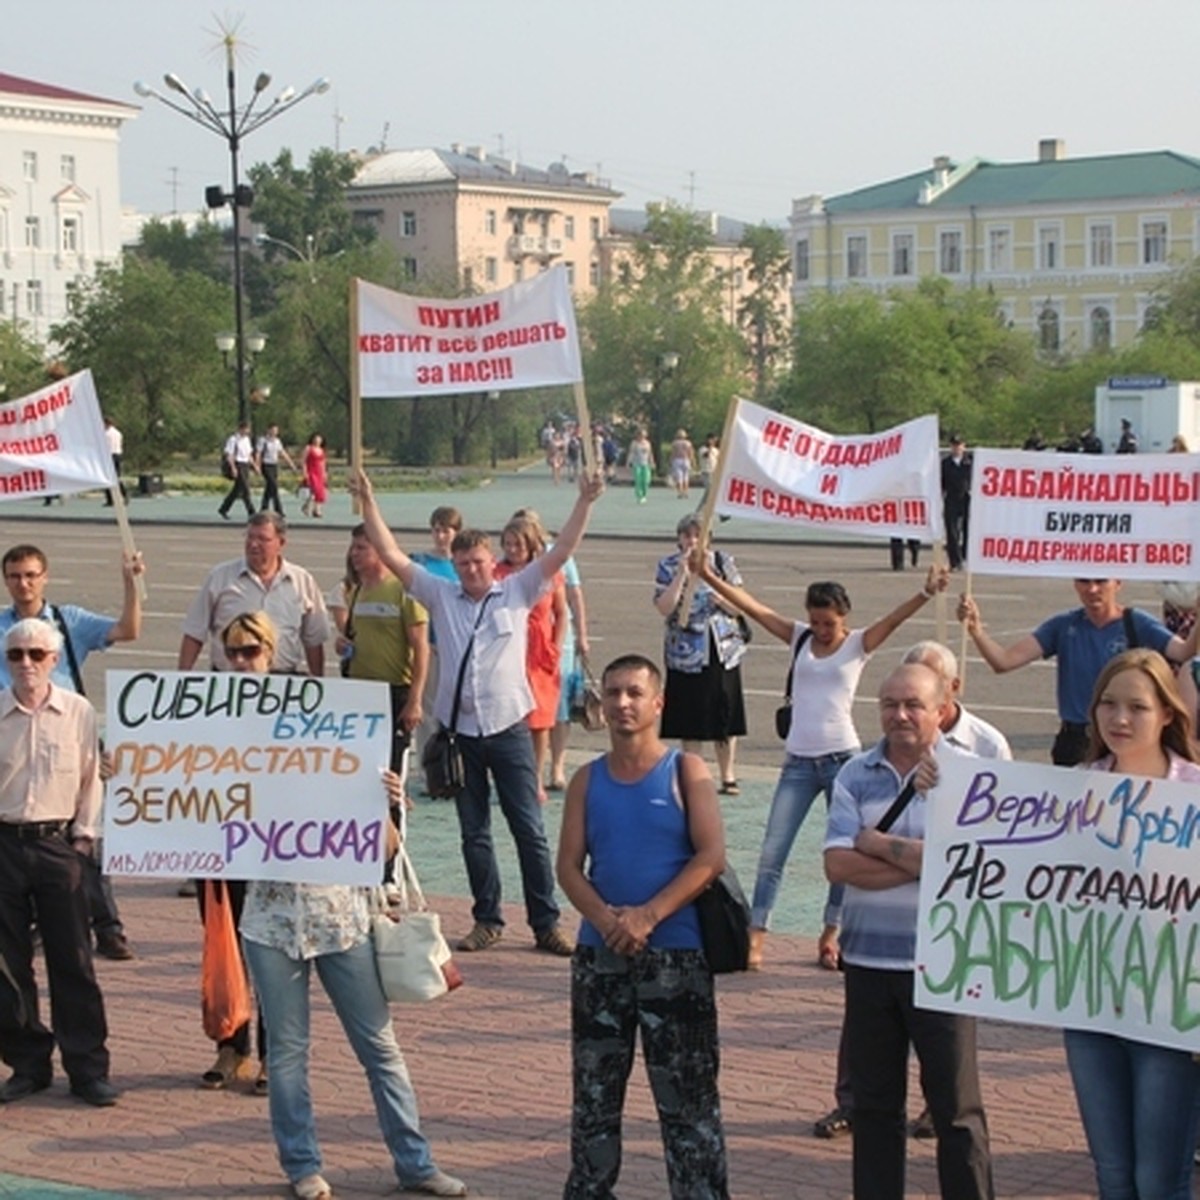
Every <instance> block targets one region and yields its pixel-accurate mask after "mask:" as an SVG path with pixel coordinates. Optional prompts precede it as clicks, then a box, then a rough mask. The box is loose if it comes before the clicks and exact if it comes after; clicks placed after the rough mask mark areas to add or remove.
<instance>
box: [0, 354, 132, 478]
mask: <svg viewBox="0 0 1200 1200" xmlns="http://www.w3.org/2000/svg"><path fill="white" fill-rule="evenodd" d="M116 484H117V478H116V472H115V471H114V469H113V461H112V455H111V454H110V453H109V450H108V445H107V443H106V442H105V440H104V421H103V419H102V418H101V416H100V402H99V400H98V399H97V397H96V386H95V384H94V383H93V382H92V373H91V371H81V372H79V373H78V374H77V375H69V376H67V377H66V378H65V379H60V380H56V381H55V382H54V383H51V384H49V385H48V386H47V387H44V388H42V389H41V390H40V391H37V392H31V393H30V394H29V395H28V396H23V397H22V398H21V399H20V400H10V401H9V402H8V403H7V404H0V500H17V499H27V498H29V497H32V496H55V495H62V496H69V495H71V494H73V493H74V492H82V491H86V490H87V489H88V488H94V487H107V488H115V487H116Z"/></svg>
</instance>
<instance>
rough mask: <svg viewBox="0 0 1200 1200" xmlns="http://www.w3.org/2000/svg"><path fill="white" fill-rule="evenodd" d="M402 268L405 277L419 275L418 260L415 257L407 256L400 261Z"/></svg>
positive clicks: (414, 277) (413, 277)
mask: <svg viewBox="0 0 1200 1200" xmlns="http://www.w3.org/2000/svg"><path fill="white" fill-rule="evenodd" d="M400 267H401V270H403V272H404V278H405V279H416V277H417V260H416V259H415V258H405V259H402V260H401V262H400Z"/></svg>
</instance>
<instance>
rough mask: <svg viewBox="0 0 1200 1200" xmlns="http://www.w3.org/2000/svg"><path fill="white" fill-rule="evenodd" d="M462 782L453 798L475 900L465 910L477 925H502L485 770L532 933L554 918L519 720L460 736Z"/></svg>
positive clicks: (529, 756)
mask: <svg viewBox="0 0 1200 1200" xmlns="http://www.w3.org/2000/svg"><path fill="white" fill-rule="evenodd" d="M458 744H459V745H460V746H461V747H462V754H463V772H464V776H465V779H466V787H465V789H464V790H463V791H462V792H461V793H460V795H459V796H458V798H457V799H456V800H455V804H456V805H457V806H458V827H459V831H460V832H461V834H462V853H463V862H464V863H465V864H466V867H467V879H468V881H469V882H470V885H471V895H472V896H473V897H474V900H475V903H474V905H472V908H471V913H472V915H473V916H474V918H475V920H476V921H477V922H478V923H479V924H481V925H503V924H504V917H503V915H502V914H501V911H500V867H499V865H498V864H497V862H496V847H495V845H494V844H493V842H492V810H491V797H490V795H489V792H488V772H489V771H490V772H491V773H492V779H494V780H495V782H496V794H497V796H498V797H499V799H500V811H501V812H502V813H503V814H504V819H505V820H506V821H507V822H508V828H509V830H510V831H511V833H512V835H513V841H514V842H516V844H517V861H518V863H519V864H520V867H521V884H522V886H523V887H524V890H525V915H526V918H527V919H528V921H529V924H530V927H531V928H532V929H533V931H534V932H535V933H542V932H544V931H545V930H547V929H552V928H553V927H554V926H555V925H557V924H558V918H559V910H558V904H557V903H556V902H555V899H554V868H553V867H552V866H551V865H550V847H549V845H548V843H547V842H546V828H545V825H543V823H542V806H541V805H540V804H539V803H538V778H537V768H536V766H535V765H534V760H533V740H532V738H531V737H530V736H529V730H528V729H527V728H526V727H525V725H524V723H522V724H520V725H512V726H510V727H509V728H508V729H504V730H502V731H501V732H500V733H494V734H492V735H491V736H489V737H460V738H459V739H458Z"/></svg>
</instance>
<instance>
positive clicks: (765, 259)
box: [738, 222, 792, 403]
mask: <svg viewBox="0 0 1200 1200" xmlns="http://www.w3.org/2000/svg"><path fill="white" fill-rule="evenodd" d="M741 245H742V249H744V250H747V251H749V254H750V258H749V261H748V263H747V265H746V275H747V277H748V278H749V280H750V282H751V283H752V284H754V288H753V290H752V291H751V292H750V294H749V295H747V296H746V297H744V298H743V300H742V302H741V303H740V304H739V305H738V324H739V325H740V326H741V327H742V329H743V330H744V331H745V332H746V335H747V337H748V338H749V339H750V360H751V363H752V364H753V370H754V397H755V399H756V400H758V401H759V402H760V403H761V402H762V401H763V400H764V399H765V398H766V395H767V390H768V384H769V383H770V379H771V374H772V366H773V363H774V362H775V360H776V358H777V357H778V355H779V354H780V353H781V352H785V351H786V350H787V340H788V332H789V331H788V323H787V305H786V302H785V300H784V295H785V292H786V288H787V281H788V276H789V275H790V274H791V265H792V260H791V255H790V254H789V253H788V247H787V241H786V239H785V238H784V236H783V231H782V230H779V229H775V228H774V227H772V226H770V225H767V224H766V223H765V222H764V223H763V224H762V225H756V226H752V227H750V228H748V229H747V230H746V232H745V233H744V234H743V235H742V241H741Z"/></svg>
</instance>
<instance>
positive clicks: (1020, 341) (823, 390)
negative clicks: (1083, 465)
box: [783, 279, 1034, 441]
mask: <svg viewBox="0 0 1200 1200" xmlns="http://www.w3.org/2000/svg"><path fill="white" fill-rule="evenodd" d="M793 358H794V362H793V366H792V373H791V377H790V379H789V380H788V383H787V385H786V387H785V389H784V392H783V403H784V407H785V408H786V409H787V411H790V412H793V413H796V414H797V415H799V416H801V417H802V418H803V419H804V420H808V421H812V422H813V423H814V424H817V425H821V426H822V427H824V428H827V429H830V430H832V431H834V432H860V431H874V430H877V429H882V428H886V427H887V426H889V425H894V424H896V423H898V422H900V421H905V420H909V419H911V418H912V417H916V416H920V415H921V414H924V413H929V412H935V413H937V414H938V416H939V418H940V420H941V424H942V428H943V430H947V431H948V430H949V429H951V428H954V429H958V430H961V431H962V432H963V434H964V436H965V437H967V438H968V439H969V440H981V439H986V440H989V441H990V440H993V439H994V438H995V436H996V434H997V432H998V429H999V428H1002V427H1008V426H1010V425H1011V424H1012V422H1013V420H1014V419H1019V418H1017V417H1016V413H1017V411H1018V409H1019V405H1018V404H1017V398H1018V395H1019V389H1020V386H1021V384H1022V382H1023V381H1024V380H1026V379H1028V378H1029V377H1030V376H1031V374H1032V372H1033V370H1034V355H1033V349H1032V344H1031V342H1030V340H1029V338H1028V337H1026V336H1024V335H1022V334H1018V333H1015V332H1013V331H1012V330H1010V329H1009V328H1008V327H1007V325H1006V324H1005V322H1004V321H1003V319H1002V317H1001V314H1000V311H999V310H998V309H997V307H996V305H995V303H994V301H993V299H992V298H991V297H990V296H989V295H988V294H987V293H985V292H964V291H955V290H953V289H952V288H951V287H950V286H949V284H947V283H946V282H945V281H944V280H936V279H935V280H925V281H923V282H922V283H921V284H920V285H919V286H918V287H917V288H916V290H914V291H896V292H894V293H892V294H890V295H889V296H886V297H881V296H879V295H877V294H876V293H874V292H868V291H865V290H861V289H853V290H850V291H847V292H842V293H838V294H829V293H821V294H818V295H815V296H814V297H812V298H811V299H810V300H809V301H808V302H807V303H806V304H805V305H804V306H803V307H802V308H800V309H799V310H798V311H797V313H796V325H795V339H794V344H793Z"/></svg>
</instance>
